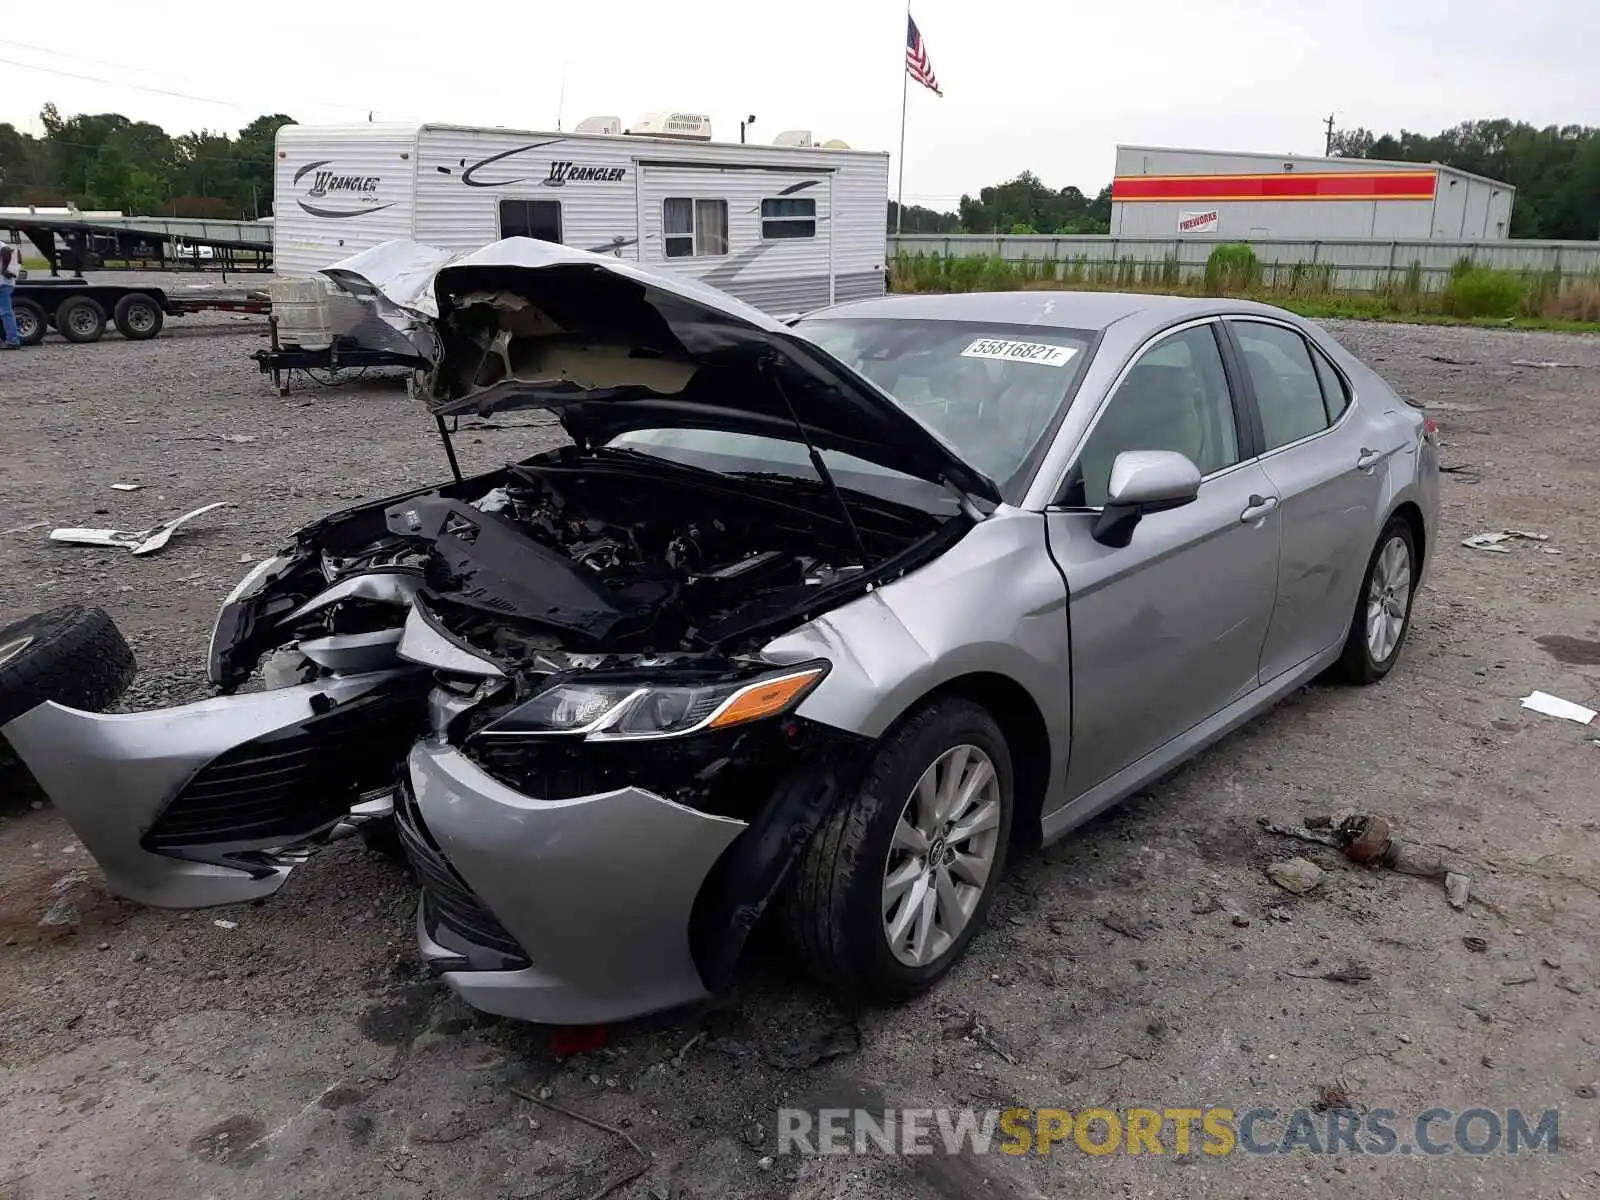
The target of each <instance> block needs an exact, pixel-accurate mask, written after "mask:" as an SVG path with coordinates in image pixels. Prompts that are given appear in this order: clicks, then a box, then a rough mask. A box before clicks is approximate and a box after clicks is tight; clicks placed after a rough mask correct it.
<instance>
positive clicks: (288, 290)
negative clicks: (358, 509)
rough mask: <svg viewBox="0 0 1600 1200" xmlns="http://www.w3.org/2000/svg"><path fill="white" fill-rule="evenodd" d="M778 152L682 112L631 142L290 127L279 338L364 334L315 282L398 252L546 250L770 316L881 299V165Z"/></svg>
mask: <svg viewBox="0 0 1600 1200" xmlns="http://www.w3.org/2000/svg"><path fill="white" fill-rule="evenodd" d="M778 140H779V142H780V143H782V144H777V145H770V146H758V145H753V144H752V145H745V144H727V143H719V142H716V141H713V140H712V139H711V125H710V121H709V120H708V119H707V118H705V117H703V116H700V115H698V114H691V113H677V112H669V113H657V114H652V115H651V116H648V117H645V118H642V119H641V120H640V121H638V122H636V123H635V124H634V126H632V127H630V128H624V127H623V125H622V123H621V122H620V121H619V120H617V119H616V118H614V117H598V118H589V119H588V120H586V121H583V122H581V123H580V124H579V126H578V128H577V130H575V131H573V132H571V133H561V132H556V133H540V132H531V131H529V132H523V131H517V130H510V129H481V128H467V127H464V126H458V125H388V124H357V125H339V126H311V125H285V126H284V127H283V128H282V129H280V130H279V131H278V138H277V155H276V163H275V168H276V177H275V193H274V199H275V204H274V225H275V232H274V238H273V261H274V270H275V272H276V274H277V275H278V276H279V278H280V281H281V282H280V283H279V284H277V285H275V289H274V309H275V311H278V312H280V318H279V337H280V339H282V340H283V341H284V342H285V343H292V342H295V341H296V339H297V337H298V339H299V342H300V344H303V345H312V344H315V342H316V341H317V339H318V338H321V339H322V340H323V342H324V343H325V342H326V339H327V338H328V337H331V336H332V335H333V334H335V333H338V332H339V331H340V329H341V327H342V326H344V325H346V324H348V323H349V322H359V321H360V316H359V315H358V314H357V313H356V312H355V311H354V310H352V311H351V312H350V313H349V314H347V316H346V317H345V318H341V317H340V316H339V314H338V313H337V312H330V311H329V306H328V305H326V304H323V303H321V295H322V288H321V285H320V282H318V281H317V280H316V272H317V271H319V270H320V269H321V268H323V267H326V266H329V265H330V264H332V263H334V262H337V261H339V260H340V259H343V258H348V257H349V256H350V255H352V254H355V253H356V252H357V251H360V250H365V249H368V248H370V247H372V246H376V245H378V244H379V243H382V242H385V241H388V240H390V239H393V238H409V239H412V240H414V241H418V242H422V243H425V244H427V245H432V246H437V247H439V248H440V249H444V250H455V251H467V250H475V249H477V248H478V247H480V246H484V245H486V244H488V243H490V242H494V241H497V240H499V239H500V238H504V237H511V236H518V235H520V236H524V237H535V238H541V239H543V240H545V241H552V242H560V243H563V244H565V245H568V246H573V247H577V248H579V249H584V250H594V251H598V252H601V253H606V254H615V255H617V256H619V257H622V258H628V259H633V260H636V261H638V262H640V263H645V264H649V265H652V266H656V267H661V268H665V269H667V270H670V271H681V272H683V273H685V274H687V275H691V276H693V277H695V278H697V279H700V280H702V281H704V282H706V283H709V284H711V285H713V286H714V287H717V288H720V289H722V290H723V291H726V292H728V293H730V294H731V295H734V296H736V297H738V298H739V299H741V300H744V301H746V302H747V303H750V304H753V305H755V306H756V307H758V308H762V309H765V310H766V311H768V312H772V313H777V314H788V313H797V312H804V311H807V310H810V309H815V308H820V307H822V306H823V305H826V304H830V303H834V302H837V301H843V300H856V299H864V298H868V297H873V296H879V295H882V294H883V292H884V290H885V262H884V256H885V236H884V235H885V225H886V217H887V209H888V186H889V159H888V155H887V154H882V153H867V152H862V151H858V150H851V149H849V148H848V147H847V146H845V145H844V144H843V143H841V142H830V143H828V144H827V145H818V144H815V142H814V141H813V139H812V138H811V136H810V134H809V132H808V131H804V130H788V131H785V132H784V133H783V134H781V135H779V139H778ZM313 284H314V285H315V286H308V285H313ZM330 299H331V300H332V303H333V306H334V308H337V307H338V305H339V304H340V303H342V302H348V303H350V304H358V303H359V302H356V301H350V300H349V299H348V298H344V301H341V300H339V299H338V298H330ZM302 318H304V319H302ZM296 322H299V325H298V327H297V325H296ZM301 335H303V336H301ZM308 339H309V340H308Z"/></svg>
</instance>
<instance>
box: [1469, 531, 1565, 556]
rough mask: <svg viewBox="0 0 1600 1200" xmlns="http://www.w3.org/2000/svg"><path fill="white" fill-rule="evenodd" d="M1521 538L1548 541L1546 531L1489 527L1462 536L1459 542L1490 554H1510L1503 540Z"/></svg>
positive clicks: (1523, 539)
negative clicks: (1479, 531) (1469, 535)
mask: <svg viewBox="0 0 1600 1200" xmlns="http://www.w3.org/2000/svg"><path fill="white" fill-rule="evenodd" d="M1518 539H1521V540H1522V541H1528V542H1548V541H1549V540H1550V535H1549V534H1548V533H1532V532H1530V531H1529V530H1526V529H1491V530H1489V531H1487V532H1486V533H1475V534H1473V535H1472V536H1471V537H1467V538H1462V539H1461V544H1462V545H1463V546H1465V547H1466V548H1467V549H1469V550H1487V551H1489V552H1490V553H1491V554H1510V553H1511V547H1510V546H1507V545H1504V544H1503V543H1505V542H1510V541H1515V540H1518Z"/></svg>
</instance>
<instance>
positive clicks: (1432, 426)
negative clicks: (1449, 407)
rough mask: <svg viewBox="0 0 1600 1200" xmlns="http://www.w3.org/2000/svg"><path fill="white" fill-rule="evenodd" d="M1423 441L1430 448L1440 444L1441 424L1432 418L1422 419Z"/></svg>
mask: <svg viewBox="0 0 1600 1200" xmlns="http://www.w3.org/2000/svg"><path fill="white" fill-rule="evenodd" d="M1422 440H1423V441H1425V442H1427V443H1428V445H1430V446H1437V445H1438V444H1439V422H1437V421H1435V420H1434V419H1433V418H1432V417H1423V418H1422Z"/></svg>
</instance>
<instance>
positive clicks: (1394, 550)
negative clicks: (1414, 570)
mask: <svg viewBox="0 0 1600 1200" xmlns="http://www.w3.org/2000/svg"><path fill="white" fill-rule="evenodd" d="M1410 603H1411V551H1410V549H1409V548H1407V546H1406V543H1405V539H1404V538H1402V537H1399V536H1398V535H1397V536H1395V537H1391V538H1390V539H1389V540H1388V541H1387V542H1385V543H1384V546H1383V549H1382V550H1381V551H1380V552H1379V554H1378V561H1377V562H1376V563H1374V564H1373V567H1372V582H1371V583H1370V584H1369V585H1368V586H1367V652H1368V653H1369V654H1371V655H1372V661H1373V662H1374V663H1376V664H1379V665H1381V664H1383V663H1386V662H1388V661H1389V658H1390V656H1391V655H1393V654H1394V653H1395V651H1396V650H1398V649H1399V646H1400V635H1401V633H1402V632H1403V631H1404V630H1405V625H1406V613H1407V611H1408V609H1409V606H1410Z"/></svg>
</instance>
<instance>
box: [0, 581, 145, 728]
mask: <svg viewBox="0 0 1600 1200" xmlns="http://www.w3.org/2000/svg"><path fill="white" fill-rule="evenodd" d="M134 670H135V665H134V661H133V651H132V650H130V649H128V643H127V642H126V641H124V640H123V637H122V633H121V631H120V630H118V629H117V626H116V622H114V621H113V620H112V619H111V618H110V617H109V616H107V615H106V611H105V609H103V608H88V607H84V606H82V605H77V604H69V605H66V606H65V607H63V608H55V609H51V610H50V611H49V612H44V613H39V614H37V615H35V616H32V617H24V618H23V619H22V620H20V621H16V622H14V623H12V624H10V625H6V626H4V627H3V628H0V726H4V725H5V724H6V723H7V722H8V721H11V720H12V719H13V718H15V717H20V716H21V715H22V714H23V713H25V712H27V711H28V710H30V709H32V708H36V707H37V706H38V705H40V704H43V703H44V702H45V701H46V700H54V701H55V702H56V703H58V704H65V705H68V706H69V707H71V708H81V709H84V710H86V711H88V712H100V711H101V710H103V709H105V708H106V707H108V706H109V705H110V704H111V703H112V702H113V701H114V700H116V698H117V697H118V696H120V695H122V693H123V692H124V691H126V690H127V687H128V684H129V683H130V682H131V681H132V679H133V673H134Z"/></svg>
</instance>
